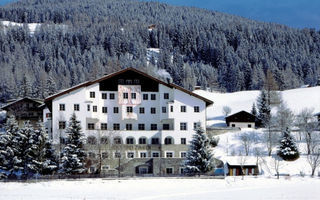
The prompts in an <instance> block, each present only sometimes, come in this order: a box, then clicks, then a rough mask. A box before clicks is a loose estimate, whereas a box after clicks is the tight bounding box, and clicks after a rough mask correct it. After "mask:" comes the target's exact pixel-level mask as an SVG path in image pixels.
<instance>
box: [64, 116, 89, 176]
mask: <svg viewBox="0 0 320 200" xmlns="http://www.w3.org/2000/svg"><path fill="white" fill-rule="evenodd" d="M66 133H67V134H68V136H67V144H66V146H65V147H64V149H63V157H62V159H61V169H60V172H61V173H64V174H80V173H83V172H84V171H85V166H84V161H85V152H84V150H83V136H82V133H81V126H80V122H79V121H78V120H77V118H76V115H75V114H74V113H73V114H72V116H71V118H70V120H69V125H68V128H67V131H66Z"/></svg>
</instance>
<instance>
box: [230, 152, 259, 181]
mask: <svg viewBox="0 0 320 200" xmlns="http://www.w3.org/2000/svg"><path fill="white" fill-rule="evenodd" d="M225 171H226V175H228V176H242V175H247V176H248V175H258V174H259V167H258V163H257V159H256V158H255V157H248V156H230V157H227V158H226V160H225Z"/></svg>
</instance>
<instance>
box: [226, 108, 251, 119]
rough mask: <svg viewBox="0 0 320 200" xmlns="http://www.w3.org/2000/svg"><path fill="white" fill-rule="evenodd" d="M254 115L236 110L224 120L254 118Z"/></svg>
mask: <svg viewBox="0 0 320 200" xmlns="http://www.w3.org/2000/svg"><path fill="white" fill-rule="evenodd" d="M255 118H256V116H254V115H253V114H251V113H248V112H247V111H244V110H242V111H240V112H237V113H235V114H232V115H229V116H228V117H226V121H229V120H253V121H254V120H255Z"/></svg>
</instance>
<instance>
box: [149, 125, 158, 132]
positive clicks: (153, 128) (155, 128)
mask: <svg viewBox="0 0 320 200" xmlns="http://www.w3.org/2000/svg"><path fill="white" fill-rule="evenodd" d="M150 129H151V130H153V131H154V130H157V129H158V126H157V124H151V127H150Z"/></svg>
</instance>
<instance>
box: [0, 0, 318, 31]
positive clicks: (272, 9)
mask: <svg viewBox="0 0 320 200" xmlns="http://www.w3.org/2000/svg"><path fill="white" fill-rule="evenodd" d="M11 1H15V0H0V5H4V4H6V3H8V2H11ZM153 1H159V2H165V3H169V4H173V5H184V6H196V7H200V8H206V9H210V10H215V11H220V12H224V13H229V14H233V15H239V16H243V17H246V18H249V19H253V20H259V21H265V22H275V23H279V24H285V25H288V26H291V27H296V28H304V27H307V28H316V29H318V30H319V29H320V0H153Z"/></svg>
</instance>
